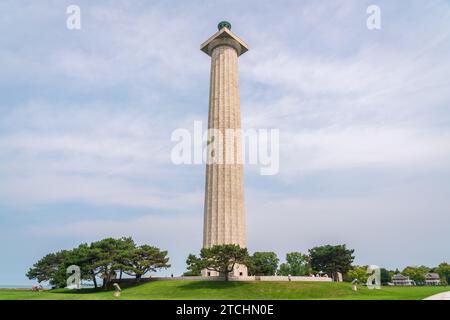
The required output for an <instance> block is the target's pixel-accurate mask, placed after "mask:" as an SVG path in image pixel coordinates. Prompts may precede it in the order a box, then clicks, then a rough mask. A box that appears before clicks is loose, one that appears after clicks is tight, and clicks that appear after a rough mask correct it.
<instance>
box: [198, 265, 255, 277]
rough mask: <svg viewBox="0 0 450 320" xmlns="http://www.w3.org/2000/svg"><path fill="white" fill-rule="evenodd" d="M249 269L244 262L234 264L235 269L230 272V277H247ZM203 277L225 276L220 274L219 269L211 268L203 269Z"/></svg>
mask: <svg viewBox="0 0 450 320" xmlns="http://www.w3.org/2000/svg"><path fill="white" fill-rule="evenodd" d="M247 276H248V271H247V267H246V266H244V265H242V264H237V265H235V266H234V269H233V271H232V272H230V274H229V277H230V278H231V277H235V278H236V277H247ZM202 277H223V275H220V274H219V272H217V271H210V270H206V269H204V270H202Z"/></svg>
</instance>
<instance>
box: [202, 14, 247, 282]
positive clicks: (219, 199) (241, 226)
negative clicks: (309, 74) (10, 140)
mask: <svg viewBox="0 0 450 320" xmlns="http://www.w3.org/2000/svg"><path fill="white" fill-rule="evenodd" d="M201 50H202V51H203V52H205V53H206V54H208V55H209V56H210V57H211V83H210V96H209V117H208V129H210V130H209V132H210V134H209V136H208V144H209V146H211V145H214V146H216V150H213V151H211V149H214V148H210V150H209V152H208V163H207V165H206V187H205V211H204V229H203V247H205V248H208V247H211V246H214V245H218V244H238V245H240V246H241V247H246V226H245V224H246V222H245V207H244V177H243V164H242V162H243V161H242V152H241V148H242V140H241V139H242V136H241V135H240V129H241V110H240V97H239V72H238V57H239V56H240V55H242V54H244V53H245V52H247V51H248V46H247V45H246V44H245V42H244V41H242V40H241V39H239V38H238V37H237V36H236V35H235V34H234V33H233V32H231V25H230V23H228V22H226V21H224V22H221V23H220V24H219V31H218V32H217V33H216V34H214V35H213V36H212V37H211V38H209V39H208V40H207V41H206V42H205V43H203V44H202V45H201ZM211 129H214V130H211ZM229 129H232V130H233V131H231V130H229ZM214 131H215V132H220V133H221V136H222V137H223V139H221V140H222V141H221V142H220V143H219V142H218V141H217V139H218V137H217V136H216V135H214V134H211V132H214ZM227 132H228V133H230V132H231V133H232V132H234V133H235V134H234V135H233V136H231V135H230V134H227ZM215 139H216V140H215ZM217 146H219V149H218V150H217ZM220 153H221V154H220ZM203 275H204V276H216V275H217V273H215V272H208V271H206V270H205V271H204V272H203ZM231 275H233V276H247V268H246V267H245V266H243V265H238V266H236V267H235V269H234V271H233V272H232V273H231Z"/></svg>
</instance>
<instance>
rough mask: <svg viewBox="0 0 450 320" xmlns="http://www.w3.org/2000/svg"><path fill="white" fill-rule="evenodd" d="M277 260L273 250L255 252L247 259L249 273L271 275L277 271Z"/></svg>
mask: <svg viewBox="0 0 450 320" xmlns="http://www.w3.org/2000/svg"><path fill="white" fill-rule="evenodd" d="M279 261H280V260H279V259H278V257H277V254H276V253H275V252H255V253H254V254H253V255H252V256H251V257H250V259H249V265H248V271H249V274H251V275H255V276H273V275H275V273H276V272H277V268H278V262H279Z"/></svg>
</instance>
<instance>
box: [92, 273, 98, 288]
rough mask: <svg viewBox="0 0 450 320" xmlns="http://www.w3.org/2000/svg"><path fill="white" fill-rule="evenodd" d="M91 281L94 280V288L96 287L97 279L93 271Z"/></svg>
mask: <svg viewBox="0 0 450 320" xmlns="http://www.w3.org/2000/svg"><path fill="white" fill-rule="evenodd" d="M92 281H93V282H94V288H95V289H97V279H96V278H95V273H93V272H92Z"/></svg>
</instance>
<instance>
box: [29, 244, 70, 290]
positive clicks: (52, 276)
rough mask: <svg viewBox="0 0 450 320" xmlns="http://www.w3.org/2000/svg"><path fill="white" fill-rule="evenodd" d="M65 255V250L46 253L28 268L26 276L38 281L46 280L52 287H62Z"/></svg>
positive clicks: (64, 278) (63, 285) (64, 283)
mask: <svg viewBox="0 0 450 320" xmlns="http://www.w3.org/2000/svg"><path fill="white" fill-rule="evenodd" d="M66 256H67V251H65V250H63V251H58V252H56V253H50V254H47V255H46V256H44V257H43V258H42V259H40V260H39V261H38V262H36V263H35V264H34V265H33V267H32V268H30V270H29V271H28V272H27V274H26V276H27V277H28V279H30V280H33V279H35V280H37V281H38V282H39V283H41V282H46V281H48V282H49V283H50V285H52V286H54V287H57V288H63V287H65V286H66V270H65V269H64V261H65V258H66Z"/></svg>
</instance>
